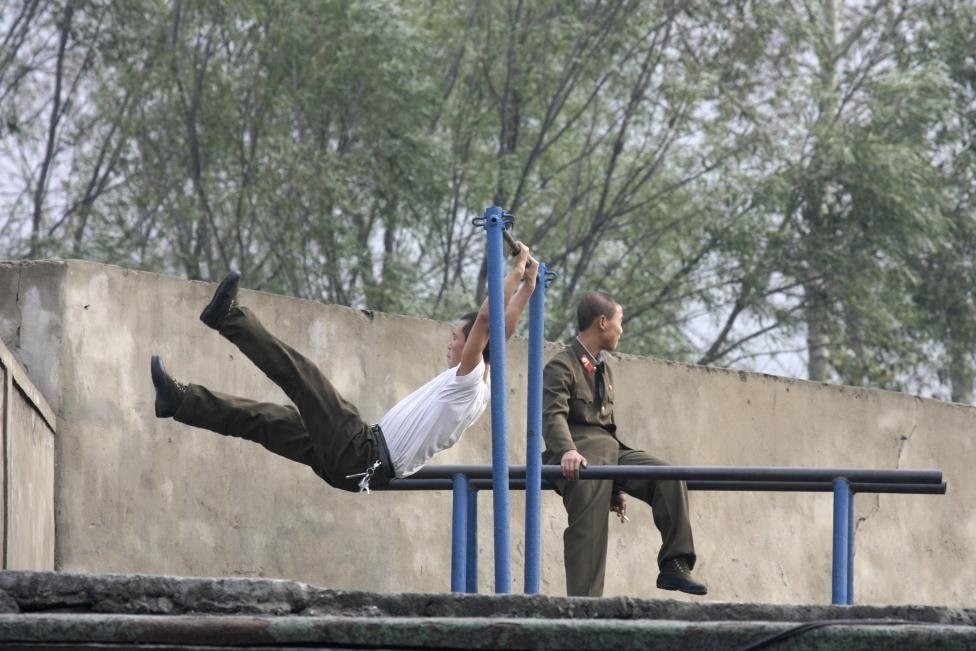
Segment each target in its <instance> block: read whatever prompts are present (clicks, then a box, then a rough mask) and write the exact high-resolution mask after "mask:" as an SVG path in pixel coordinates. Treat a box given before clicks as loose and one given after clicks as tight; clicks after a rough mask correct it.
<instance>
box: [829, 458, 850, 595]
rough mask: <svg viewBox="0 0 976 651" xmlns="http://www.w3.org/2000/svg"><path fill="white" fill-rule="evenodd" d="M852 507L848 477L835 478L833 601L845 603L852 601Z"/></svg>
mask: <svg viewBox="0 0 976 651" xmlns="http://www.w3.org/2000/svg"><path fill="white" fill-rule="evenodd" d="M850 508H851V489H850V486H849V484H848V482H847V479H845V478H843V477H838V478H837V479H835V480H834V560H833V571H832V573H831V574H832V583H831V603H832V604H834V605H845V604H848V603H850V601H848V595H847V574H848V568H850V563H849V562H848V558H847V554H848V551H849V550H850V533H851V532H850V524H851V517H850Z"/></svg>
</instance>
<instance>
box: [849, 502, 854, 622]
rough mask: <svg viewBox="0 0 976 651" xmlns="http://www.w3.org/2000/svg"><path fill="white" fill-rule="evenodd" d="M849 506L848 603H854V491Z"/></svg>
mask: <svg viewBox="0 0 976 651" xmlns="http://www.w3.org/2000/svg"><path fill="white" fill-rule="evenodd" d="M849 495H850V501H849V502H848V506H847V530H848V531H849V532H850V535H849V536H848V538H847V603H848V604H853V603H854V533H855V531H854V491H850V493H849Z"/></svg>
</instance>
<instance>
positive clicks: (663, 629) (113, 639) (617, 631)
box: [0, 572, 976, 649]
mask: <svg viewBox="0 0 976 651" xmlns="http://www.w3.org/2000/svg"><path fill="white" fill-rule="evenodd" d="M0 611H2V612H4V613H6V614H2V615H0V642H2V643H16V642H19V643H25V644H26V643H30V644H38V643H47V644H79V643H86V644H119V643H126V644H140V645H144V644H169V645H173V644H175V645H184V646H186V645H191V646H193V645H210V644H213V645H220V646H224V647H226V646H228V645H229V646H231V647H233V646H235V645H237V646H250V645H261V646H268V645H270V646H271V647H272V648H273V647H274V646H276V645H297V644H301V645H309V644H314V645H325V646H335V645H350V646H355V647H359V648H374V647H382V648H390V647H393V648H399V647H410V648H430V649H438V648H458V647H465V648H474V649H485V648H509V649H515V648H519V649H521V648H570V647H572V648H589V649H622V648H645V649H656V648H661V649H664V648H667V649H727V648H738V647H742V646H747V645H752V644H756V643H758V642H760V641H762V640H765V639H768V638H771V637H772V636H776V635H784V636H786V637H788V639H789V640H790V641H789V643H788V644H787V645H784V646H777V648H790V649H807V648H809V649H814V648H817V649H820V648H844V649H883V648H905V647H906V646H912V647H913V648H914V647H918V648H940V649H957V648H958V649H964V648H973V647H974V646H976V609H953V608H937V607H930V606H886V607H879V606H849V607H843V606H820V605H814V606H804V605H791V606H781V605H762V604H729V603H714V602H712V603H701V604H695V603H689V602H681V601H673V600H650V599H632V598H626V597H624V598H603V599H594V598H571V597H547V596H527V595H463V594H420V593H412V594H410V593H407V594H379V593H371V592H358V591H343V590H330V589H327V588H320V587H315V586H311V585H308V584H304V583H298V582H293V581H282V580H268V579H244V578H229V579H228V578H182V577H171V576H148V575H125V574H92V575H89V574H67V573H56V572H2V573H0Z"/></svg>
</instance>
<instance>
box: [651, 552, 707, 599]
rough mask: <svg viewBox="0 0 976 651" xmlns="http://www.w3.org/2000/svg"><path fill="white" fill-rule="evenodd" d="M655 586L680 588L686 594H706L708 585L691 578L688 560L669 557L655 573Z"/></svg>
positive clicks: (667, 588) (672, 588) (668, 588)
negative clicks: (656, 573) (658, 572)
mask: <svg viewBox="0 0 976 651" xmlns="http://www.w3.org/2000/svg"><path fill="white" fill-rule="evenodd" d="M657 587H658V588H660V589H661V590H681V591H682V592H687V593H688V594H698V595H702V594H708V586H707V585H705V584H704V583H700V582H698V581H695V580H694V579H693V578H691V570H690V569H689V568H688V562H687V561H685V559H683V558H670V559H668V560H666V561H664V565H662V566H661V573H660V574H658V575H657Z"/></svg>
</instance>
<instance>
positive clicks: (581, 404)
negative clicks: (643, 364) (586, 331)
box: [542, 339, 627, 463]
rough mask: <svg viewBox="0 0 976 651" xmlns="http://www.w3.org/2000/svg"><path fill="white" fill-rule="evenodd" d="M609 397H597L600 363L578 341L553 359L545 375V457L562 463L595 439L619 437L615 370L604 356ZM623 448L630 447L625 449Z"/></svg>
mask: <svg viewBox="0 0 976 651" xmlns="http://www.w3.org/2000/svg"><path fill="white" fill-rule="evenodd" d="M603 357H604V370H603V378H604V388H605V396H604V399H603V402H602V403H601V402H600V400H599V399H598V396H597V387H596V379H597V361H596V360H595V359H594V358H593V357H592V356H591V355H590V354H589V353H588V352H587V351H586V348H585V347H584V346H583V344H581V343H580V342H579V341H578V340H577V339H573V341H572V342H571V344H570V345H569V347H568V348H566V349H564V350H562V351H560V352H559V353H557V354H556V355H554V356H553V357H552V359H550V360H549V362H548V363H547V364H546V368H545V371H544V373H543V396H542V410H543V411H542V430H543V433H544V438H545V442H546V452H545V458H546V461H547V462H549V463H559V461H560V460H561V459H562V456H563V454H565V453H566V452H567V451H568V450H575V449H577V448H578V447H581V446H583V447H585V445H583V444H584V443H585V441H586V440H587V439H589V438H591V437H598V436H611V437H614V438H616V429H617V426H616V424H615V423H614V420H613V393H614V381H613V371H612V369H611V368H610V365H609V363H608V362H607V356H606V355H604V356H603ZM622 447H625V448H626V447H627V446H623V445H622Z"/></svg>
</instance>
